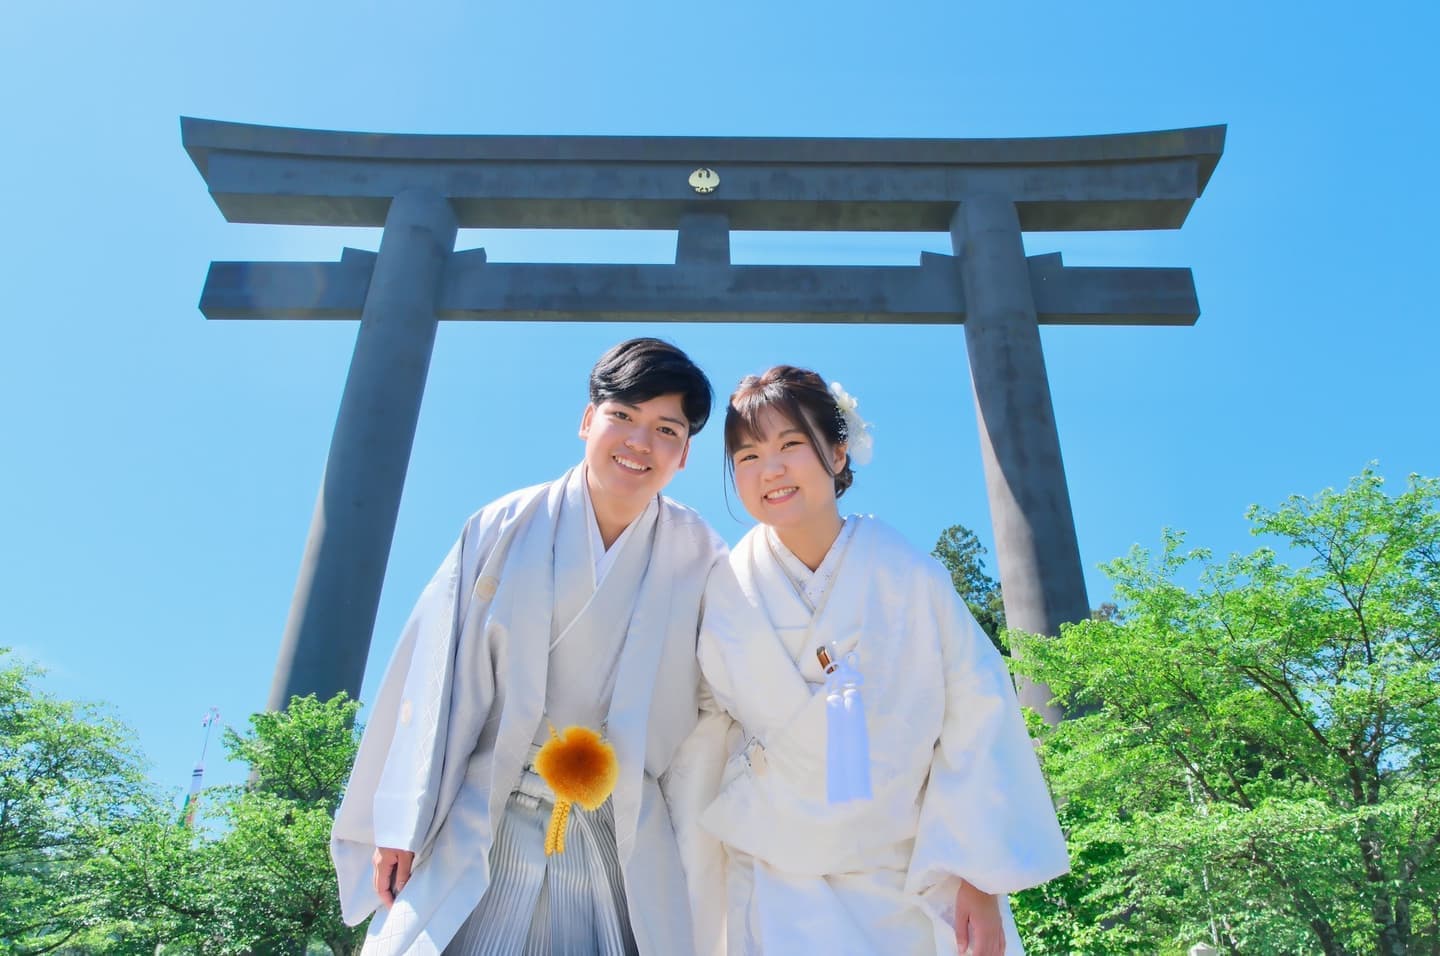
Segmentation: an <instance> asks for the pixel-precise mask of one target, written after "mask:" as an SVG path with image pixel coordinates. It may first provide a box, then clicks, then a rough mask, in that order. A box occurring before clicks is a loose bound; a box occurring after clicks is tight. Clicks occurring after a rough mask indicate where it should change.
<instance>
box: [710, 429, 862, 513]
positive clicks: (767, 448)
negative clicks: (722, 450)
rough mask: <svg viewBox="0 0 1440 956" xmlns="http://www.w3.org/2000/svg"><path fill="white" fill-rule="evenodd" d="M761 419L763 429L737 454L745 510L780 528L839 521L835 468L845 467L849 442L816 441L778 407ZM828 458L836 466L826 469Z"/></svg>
mask: <svg viewBox="0 0 1440 956" xmlns="http://www.w3.org/2000/svg"><path fill="white" fill-rule="evenodd" d="M756 425H757V426H758V429H757V431H758V432H759V434H758V435H755V436H751V437H749V438H748V439H746V440H745V441H744V442H743V443H741V444H740V445H739V446H737V447H736V449H735V452H734V454H733V455H732V456H731V462H732V463H733V464H734V466H735V492H736V493H737V494H738V495H739V496H740V501H741V503H742V504H744V505H745V510H746V511H748V512H749V513H750V516H751V517H752V518H754V519H755V520H756V521H758V522H760V523H761V524H766V525H769V526H771V527H772V528H775V529H776V530H777V531H781V530H804V529H806V528H809V527H819V526H821V525H822V524H824V523H825V522H830V521H833V520H834V517H835V515H836V514H837V513H838V511H839V508H838V506H837V505H836V502H835V478H834V472H837V471H839V470H840V469H841V468H844V467H845V446H844V445H836V446H833V447H820V448H817V447H815V444H814V442H812V441H811V439H810V438H809V437H808V436H807V435H806V434H805V431H804V430H803V429H801V428H799V427H797V426H796V424H795V423H794V422H792V421H790V420H789V419H788V418H786V417H785V416H784V415H782V414H780V412H778V411H776V410H775V409H773V408H766V409H764V410H762V411H761V412H760V415H759V417H758V419H757V420H756ZM822 456H824V459H822ZM825 459H828V460H829V461H830V463H831V468H832V469H833V471H831V470H826V467H825V464H824V460H825Z"/></svg>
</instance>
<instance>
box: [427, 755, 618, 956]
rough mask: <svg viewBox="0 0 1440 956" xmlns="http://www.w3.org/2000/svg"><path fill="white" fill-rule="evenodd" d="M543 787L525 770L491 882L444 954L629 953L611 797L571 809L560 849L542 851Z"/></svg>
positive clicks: (548, 806)
mask: <svg viewBox="0 0 1440 956" xmlns="http://www.w3.org/2000/svg"><path fill="white" fill-rule="evenodd" d="M552 797H553V795H552V794H551V792H550V788H549V787H548V786H547V785H546V784H545V781H544V780H542V779H541V778H540V777H539V776H538V775H537V774H536V773H535V772H534V771H533V770H531V769H528V768H527V769H526V771H525V774H524V776H523V777H521V780H520V786H519V788H518V789H516V791H515V792H514V793H512V794H511V795H510V800H509V802H508V803H507V804H506V806H505V814H504V816H503V817H501V819H500V823H499V826H498V827H497V828H496V830H495V845H494V846H493V847H492V848H491V851H490V886H489V888H488V889H487V890H486V892H485V896H484V898H482V899H481V900H480V905H479V906H477V907H476V908H475V911H474V912H473V913H472V914H470V918H469V919H467V920H466V921H465V925H464V926H462V927H461V928H460V932H458V933H457V934H456V935H455V938H454V939H453V940H452V941H451V942H450V945H449V946H447V947H446V948H445V956H552V954H553V956H635V954H637V953H638V950H637V948H636V945H635V937H634V934H633V932H632V931H631V928H630V916H629V912H628V910H627V909H626V901H625V881H624V877H623V876H622V874H621V870H620V857H619V854H618V853H617V852H616V849H615V817H614V811H613V809H612V807H611V802H610V801H609V800H606V801H605V803H604V804H603V805H601V807H600V808H599V809H598V810H594V811H586V810H582V809H580V808H579V807H575V808H573V809H572V810H571V812H570V822H569V828H568V829H567V831H566V834H565V852H564V853H557V854H555V855H554V856H546V855H545V831H546V828H547V827H548V826H549V824H550V813H551V810H552V809H553V807H554V804H553V802H552Z"/></svg>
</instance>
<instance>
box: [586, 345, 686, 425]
mask: <svg viewBox="0 0 1440 956" xmlns="http://www.w3.org/2000/svg"><path fill="white" fill-rule="evenodd" d="M672 394H678V395H679V396H680V407H681V408H682V409H683V410H684V412H685V420H686V421H687V422H689V423H690V434H691V435H698V434H699V433H700V429H702V428H704V427H705V423H706V422H707V421H709V420H710V406H711V404H712V403H713V402H714V397H713V395H712V393H711V391H710V380H709V379H708V378H706V377H705V373H704V372H702V371H700V367H699V366H698V365H696V364H695V363H694V362H692V361H690V356H688V355H686V354H685V353H684V352H682V351H680V350H679V349H677V348H676V347H675V346H673V345H671V344H670V343H669V342H664V341H661V340H660V339H649V338H644V339H630V340H629V341H626V342H621V343H620V344H619V345H616V346H615V347H613V348H611V349H610V351H608V352H606V353H605V354H604V355H602V356H600V360H599V361H598V362H596V363H595V367H594V368H592V369H591V370H590V401H591V403H593V404H595V405H599V404H600V403H601V402H604V401H612V402H624V403H625V404H627V405H639V404H640V403H641V402H648V401H650V399H652V398H658V397H660V396H661V395H672Z"/></svg>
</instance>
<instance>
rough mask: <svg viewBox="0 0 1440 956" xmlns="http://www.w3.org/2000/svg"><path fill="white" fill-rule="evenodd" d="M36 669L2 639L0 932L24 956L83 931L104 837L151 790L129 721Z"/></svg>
mask: <svg viewBox="0 0 1440 956" xmlns="http://www.w3.org/2000/svg"><path fill="white" fill-rule="evenodd" d="M40 676H41V671H40V670H39V668H37V667H35V666H34V665H31V664H25V663H20V662H16V661H15V660H14V659H13V658H12V657H11V655H10V652H9V651H8V650H5V649H0V940H3V941H4V947H5V951H6V952H10V953H15V954H25V956H32V954H40V953H47V952H52V951H55V950H58V949H60V948H61V947H64V946H67V945H76V944H78V943H81V942H83V941H85V939H86V938H87V937H88V935H89V934H90V932H91V931H92V930H93V928H94V927H95V924H96V912H97V909H98V907H99V898H98V896H97V893H96V892H95V887H94V885H93V881H92V875H93V872H94V869H95V867H96V865H97V859H98V856H99V853H100V852H101V847H102V846H103V843H104V837H105V836H106V835H107V834H109V833H116V832H123V831H124V830H125V829H126V828H128V827H129V826H130V825H131V824H132V822H133V814H134V811H135V808H136V807H137V806H140V805H143V804H144V802H145V800H146V797H147V794H146V791H145V788H144V783H143V773H142V768H141V762H140V758H139V757H138V755H137V754H136V753H135V752H134V750H133V749H132V748H131V744H130V733H129V731H128V730H127V729H126V728H125V727H123V726H122V725H121V724H120V723H119V722H118V721H116V720H115V719H114V718H112V717H110V716H109V715H107V714H106V713H104V712H103V711H102V710H100V709H99V708H96V707H93V706H89V705H85V704H78V703H73V702H70V701H64V700H60V699H57V698H55V697H53V696H51V695H49V694H47V693H45V692H43V691H41V690H40V689H39V688H38V687H37V686H36V682H37V679H38V678H39V677H40Z"/></svg>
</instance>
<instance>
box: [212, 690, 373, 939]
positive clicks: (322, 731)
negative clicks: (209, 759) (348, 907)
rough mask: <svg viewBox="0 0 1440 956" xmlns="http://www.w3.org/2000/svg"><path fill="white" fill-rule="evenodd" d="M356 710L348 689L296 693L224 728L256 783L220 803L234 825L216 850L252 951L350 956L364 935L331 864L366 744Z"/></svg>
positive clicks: (233, 754) (232, 752)
mask: <svg viewBox="0 0 1440 956" xmlns="http://www.w3.org/2000/svg"><path fill="white" fill-rule="evenodd" d="M359 707H360V705H359V703H358V702H356V701H352V700H350V699H349V698H348V696H347V695H345V694H344V693H343V692H342V693H340V694H338V695H336V696H335V697H334V698H332V699H330V700H328V701H318V700H316V699H315V697H314V695H310V696H308V697H294V698H291V700H290V706H289V707H287V708H286V709H285V710H283V711H280V712H274V713H263V714H256V715H254V716H252V717H251V718H250V729H249V730H248V731H247V732H245V733H243V734H241V733H236V732H235V731H233V730H228V731H226V733H225V749H226V752H227V754H229V756H230V758H231V759H233V760H240V761H243V762H245V763H246V764H248V765H249V767H250V772H251V779H252V783H251V785H250V786H249V787H247V788H245V789H243V790H239V789H237V790H230V791H228V792H227V793H226V795H225V799H223V800H222V802H221V803H220V808H219V812H220V814H221V816H222V817H223V818H224V820H225V822H226V823H227V824H228V826H229V830H228V832H227V833H226V835H225V836H224V837H223V838H222V840H221V841H220V845H219V847H218V849H219V855H220V859H221V860H222V867H223V869H224V870H225V871H226V872H227V873H228V874H229V875H230V880H231V882H232V885H233V887H234V889H235V890H236V891H237V894H235V895H231V896H230V897H229V899H230V902H231V904H232V910H233V912H234V914H235V918H236V920H237V921H239V920H240V919H241V918H242V917H243V918H244V919H245V923H246V925H245V927H244V928H243V929H242V931H241V932H242V935H244V936H245V937H246V938H247V939H248V940H249V949H251V950H252V951H257V950H258V951H266V952H286V951H292V950H293V948H294V946H295V944H303V943H306V942H308V941H310V940H312V939H318V940H320V941H322V942H324V943H325V944H326V945H327V946H329V947H330V950H331V951H332V952H333V953H334V954H335V956H348V954H350V953H352V952H358V951H359V948H360V944H361V943H362V942H363V941H364V937H365V930H364V928H363V927H349V926H346V925H345V923H344V921H343V920H342V919H341V918H340V900H339V896H338V894H337V892H336V888H335V870H334V867H333V864H332V863H331V860H330V823H331V820H332V819H333V817H334V815H335V810H336V808H338V807H339V805H340V797H341V796H342V794H343V792H344V788H345V781H346V779H347V778H348V776H349V774H350V767H351V764H353V763H354V761H355V753H356V750H357V749H358V748H359V745H360V727H359V726H358V725H357V723H356V720H355V717H356V713H357V711H358V710H359ZM303 948H304V947H303V945H301V946H300V947H299V950H298V951H303Z"/></svg>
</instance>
